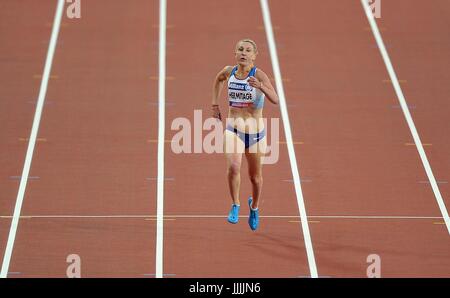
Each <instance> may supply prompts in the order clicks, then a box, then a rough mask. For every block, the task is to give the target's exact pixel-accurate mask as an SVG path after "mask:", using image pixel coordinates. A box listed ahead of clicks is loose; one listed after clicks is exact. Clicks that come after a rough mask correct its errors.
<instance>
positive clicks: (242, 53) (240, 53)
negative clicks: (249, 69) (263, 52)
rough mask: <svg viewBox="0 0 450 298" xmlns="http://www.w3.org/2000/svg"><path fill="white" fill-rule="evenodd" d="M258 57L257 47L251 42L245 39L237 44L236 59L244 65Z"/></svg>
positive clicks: (251, 62)
mask: <svg viewBox="0 0 450 298" xmlns="http://www.w3.org/2000/svg"><path fill="white" fill-rule="evenodd" d="M255 59H256V53H255V49H254V48H253V45H252V44H251V43H249V42H246V41H243V42H240V43H238V44H237V46H236V61H237V63H239V64H240V65H242V66H247V65H251V64H253V62H254V61H255Z"/></svg>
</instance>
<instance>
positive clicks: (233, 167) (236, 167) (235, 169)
mask: <svg viewBox="0 0 450 298" xmlns="http://www.w3.org/2000/svg"><path fill="white" fill-rule="evenodd" d="M240 171H241V163H240V162H238V161H233V162H231V163H230V165H229V166H228V175H233V176H234V175H239V173H240Z"/></svg>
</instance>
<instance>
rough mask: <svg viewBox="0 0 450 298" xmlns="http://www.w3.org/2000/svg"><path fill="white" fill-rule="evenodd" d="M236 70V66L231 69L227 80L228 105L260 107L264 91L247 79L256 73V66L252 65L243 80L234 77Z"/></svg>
mask: <svg viewBox="0 0 450 298" xmlns="http://www.w3.org/2000/svg"><path fill="white" fill-rule="evenodd" d="M236 70H237V66H235V67H234V68H233V70H232V71H231V74H230V78H229V80H228V102H229V105H230V106H231V107H236V108H246V107H254V108H255V109H261V108H262V107H263V106H264V93H263V92H262V91H261V90H259V89H258V88H253V87H252V86H250V85H249V84H248V79H249V78H250V77H254V76H255V74H256V67H253V68H252V69H251V70H250V72H249V74H248V76H247V77H246V78H245V79H243V80H240V79H238V78H236V76H235V73H236Z"/></svg>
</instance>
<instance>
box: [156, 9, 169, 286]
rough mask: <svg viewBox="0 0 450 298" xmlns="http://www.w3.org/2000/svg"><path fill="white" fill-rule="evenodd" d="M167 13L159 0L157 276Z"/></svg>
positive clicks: (161, 216)
mask: <svg viewBox="0 0 450 298" xmlns="http://www.w3.org/2000/svg"><path fill="white" fill-rule="evenodd" d="M166 14H167V1H166V0H160V1H159V85H158V103H159V105H158V122H159V124H158V186H157V193H156V210H157V211H156V213H157V221H156V262H155V264H156V271H155V272H156V278H162V277H163V250H164V248H163V235H164V134H165V122H166V119H165V99H166Z"/></svg>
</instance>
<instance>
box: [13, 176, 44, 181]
mask: <svg viewBox="0 0 450 298" xmlns="http://www.w3.org/2000/svg"><path fill="white" fill-rule="evenodd" d="M9 179H12V180H21V179H22V176H9ZM27 179H28V180H38V179H41V177H39V176H28V178H27Z"/></svg>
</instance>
